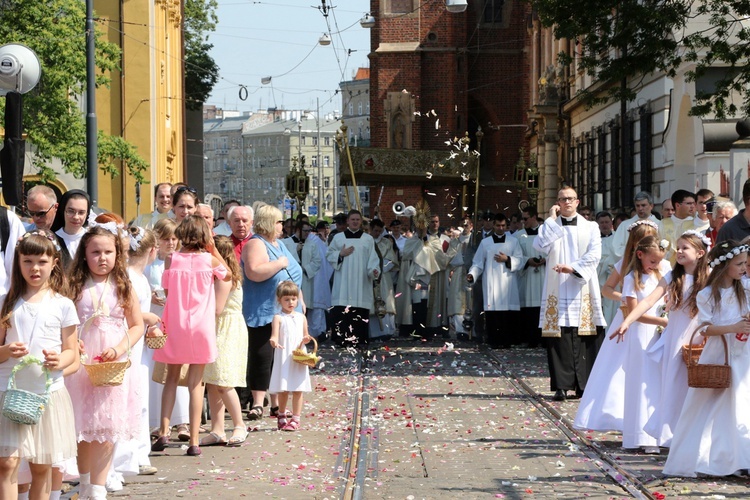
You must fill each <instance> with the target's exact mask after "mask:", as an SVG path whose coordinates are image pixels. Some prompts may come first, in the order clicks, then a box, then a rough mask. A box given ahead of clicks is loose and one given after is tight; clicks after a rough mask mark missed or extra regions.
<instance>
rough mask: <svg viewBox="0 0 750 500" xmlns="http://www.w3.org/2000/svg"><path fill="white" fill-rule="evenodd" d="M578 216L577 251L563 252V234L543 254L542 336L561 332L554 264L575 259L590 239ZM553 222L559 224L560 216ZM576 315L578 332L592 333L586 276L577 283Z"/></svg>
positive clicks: (592, 311) (582, 221)
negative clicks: (583, 280) (555, 243)
mask: <svg viewBox="0 0 750 500" xmlns="http://www.w3.org/2000/svg"><path fill="white" fill-rule="evenodd" d="M576 217H577V218H578V221H577V223H576V224H577V227H578V231H576V236H577V239H578V255H577V256H575V257H574V256H572V255H567V253H568V250H569V249H568V248H567V245H566V242H565V236H564V235H563V237H562V241H560V243H559V244H557V245H553V247H552V249H551V250H550V252H549V255H548V256H547V277H546V280H547V283H546V288H545V289H546V291H547V300H546V304H545V309H544V322H543V324H542V337H560V336H561V335H562V333H561V330H560V308H559V307H560V299H559V296H560V280H561V279H562V276H560V275H559V274H558V273H557V272H556V271H554V267H555V266H556V265H557V264H567V263H569V262H573V261H575V260H578V259H579V258H580V257H581V256H582V255H583V254H584V253H586V249H587V248H588V246H589V243H590V241H591V231H590V230H589V229H588V228H587V227H586V226H584V224H586V222H585V219H584V218H583V217H581V216H580V215H577V216H576ZM555 222H556V223H557V224H558V225H559V226H562V218H561V217H558V218H557V219H556V220H555ZM579 314H580V316H579V319H578V335H582V336H583V335H596V325H595V324H594V307H593V304H592V301H591V293H590V290H589V283H588V280H587V281H586V282H585V283H584V284H583V285H582V286H581V308H580V311H579Z"/></svg>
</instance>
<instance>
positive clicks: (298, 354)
mask: <svg viewBox="0 0 750 500" xmlns="http://www.w3.org/2000/svg"><path fill="white" fill-rule="evenodd" d="M310 338H311V339H312V341H313V344H314V347H313V352H307V350H305V341H304V340H303V341H302V342H300V343H299V346H298V347H297V348H296V349H295V350H294V351H292V360H294V361H295V362H296V363H299V364H301V365H305V366H309V367H310V368H315V365H316V364H317V363H318V361H320V357H319V356H318V341H317V340H315V337H310Z"/></svg>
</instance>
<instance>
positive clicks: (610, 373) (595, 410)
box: [573, 219, 669, 432]
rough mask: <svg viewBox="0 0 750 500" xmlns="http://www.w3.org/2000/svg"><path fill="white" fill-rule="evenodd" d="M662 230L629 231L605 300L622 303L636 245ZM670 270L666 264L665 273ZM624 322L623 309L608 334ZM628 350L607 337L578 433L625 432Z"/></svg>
mask: <svg viewBox="0 0 750 500" xmlns="http://www.w3.org/2000/svg"><path fill="white" fill-rule="evenodd" d="M657 234H658V226H657V225H656V223H654V222H652V221H651V220H648V219H647V220H643V221H637V222H635V223H633V224H631V225H630V227H629V228H628V242H627V244H626V245H625V252H624V253H623V256H622V259H620V261H619V262H618V263H617V264H615V266H614V269H613V270H612V273H611V274H610V275H609V278H607V282H606V283H605V284H604V286H603V287H602V295H604V297H606V298H608V299H610V300H614V301H616V302H622V300H623V297H622V294H621V293H620V292H619V291H618V290H621V289H622V282H623V280H624V278H625V275H626V274H627V273H628V272H629V271H630V267H631V263H632V261H633V260H635V259H634V256H635V250H636V245H637V244H638V242H639V241H641V240H642V239H643V238H645V237H646V236H656V235H657ZM668 270H669V263H666V264H665V267H664V269H663V271H662V272H664V273H666V272H667V271H668ZM621 321H622V308H620V309H618V310H617V313H616V314H615V317H614V319H613V320H612V323H611V324H610V326H609V330H608V332H610V333H611V332H613V331H615V330H616V329H617V327H618V326H619V325H620V322H621ZM625 356H626V350H625V349H622V348H621V346H618V345H617V342H616V341H615V340H614V339H611V338H609V337H605V338H604V341H603V343H602V347H601V348H600V349H599V353H598V354H597V356H596V361H595V362H594V367H593V368H592V370H591V375H589V380H588V382H587V383H586V390H585V391H584V393H583V396H582V397H581V402H580V404H579V405H578V412H577V413H576V418H575V420H574V422H573V426H574V427H575V428H577V429H591V430H595V431H601V432H607V431H622V418H623V414H624V413H625V395H624V390H625V370H624V369H623V362H624V360H625Z"/></svg>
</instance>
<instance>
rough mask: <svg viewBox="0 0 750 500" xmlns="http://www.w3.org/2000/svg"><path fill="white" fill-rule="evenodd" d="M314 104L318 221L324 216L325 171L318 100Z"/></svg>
mask: <svg viewBox="0 0 750 500" xmlns="http://www.w3.org/2000/svg"><path fill="white" fill-rule="evenodd" d="M315 102H316V104H317V107H318V111H317V113H316V119H315V121H316V122H317V124H318V220H321V219H322V218H323V216H325V209H324V207H325V205H323V179H324V177H323V176H324V175H325V171H324V170H323V161H322V158H321V157H320V98H319V97H318V98H316V99H315Z"/></svg>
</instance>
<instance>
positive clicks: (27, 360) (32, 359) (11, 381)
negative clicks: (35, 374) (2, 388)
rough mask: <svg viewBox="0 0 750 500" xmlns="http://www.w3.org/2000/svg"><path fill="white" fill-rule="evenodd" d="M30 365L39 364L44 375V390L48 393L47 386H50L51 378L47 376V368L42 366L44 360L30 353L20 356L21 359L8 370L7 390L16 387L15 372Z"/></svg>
mask: <svg viewBox="0 0 750 500" xmlns="http://www.w3.org/2000/svg"><path fill="white" fill-rule="evenodd" d="M31 365H39V366H41V367H42V372H44V376H45V379H46V380H45V382H44V391H45V393H49V388H50V387H51V386H52V378H51V377H50V376H49V369H48V368H47V367H46V366H44V361H42V360H41V359H39V358H37V357H36V356H32V355H31V354H28V355H26V356H24V357H23V358H21V361H19V362H18V363H17V364H16V366H14V367H13V370H11V372H10V377H9V378H8V390H9V391H10V390H12V389H15V388H16V373H18V372H19V371H21V370H23V369H24V368H28V367H29V366H31Z"/></svg>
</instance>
